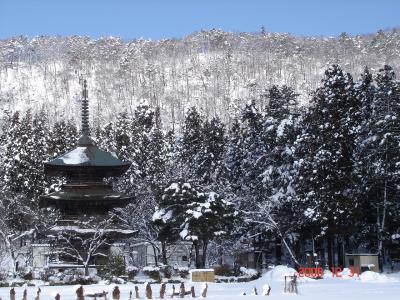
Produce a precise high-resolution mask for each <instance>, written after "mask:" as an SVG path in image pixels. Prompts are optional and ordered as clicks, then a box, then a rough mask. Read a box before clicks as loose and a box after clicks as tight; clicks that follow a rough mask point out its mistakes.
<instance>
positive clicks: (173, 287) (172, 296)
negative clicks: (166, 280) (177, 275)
mask: <svg viewBox="0 0 400 300" xmlns="http://www.w3.org/2000/svg"><path fill="white" fill-rule="evenodd" d="M174 296H175V285H172V295H171V298H174Z"/></svg>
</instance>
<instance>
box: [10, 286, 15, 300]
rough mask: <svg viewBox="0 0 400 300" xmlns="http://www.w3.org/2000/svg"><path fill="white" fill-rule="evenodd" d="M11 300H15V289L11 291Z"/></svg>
mask: <svg viewBox="0 0 400 300" xmlns="http://www.w3.org/2000/svg"><path fill="white" fill-rule="evenodd" d="M10 300H15V289H14V288H11V289H10Z"/></svg>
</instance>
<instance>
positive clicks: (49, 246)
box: [33, 81, 135, 269]
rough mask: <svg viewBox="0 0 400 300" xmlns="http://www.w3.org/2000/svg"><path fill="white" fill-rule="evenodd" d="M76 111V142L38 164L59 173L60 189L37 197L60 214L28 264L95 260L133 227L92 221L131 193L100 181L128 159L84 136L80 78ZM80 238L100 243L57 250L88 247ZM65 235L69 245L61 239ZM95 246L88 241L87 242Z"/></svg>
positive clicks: (86, 116)
mask: <svg viewBox="0 0 400 300" xmlns="http://www.w3.org/2000/svg"><path fill="white" fill-rule="evenodd" d="M81 113H82V121H81V122H82V123H81V135H80V137H79V140H78V146H77V147H76V148H75V149H73V150H72V151H69V152H67V153H65V154H63V155H61V156H59V157H57V158H55V159H53V160H51V161H49V162H46V163H45V164H44V172H45V174H46V175H48V176H60V177H63V178H65V182H66V183H65V184H63V185H62V186H61V188H60V190H58V191H55V192H53V193H50V194H47V195H43V196H41V198H40V206H41V207H42V208H44V207H53V208H55V209H57V210H58V211H59V213H60V215H61V216H60V219H59V221H58V222H57V224H56V226H54V227H53V228H51V229H50V232H49V233H48V243H46V244H44V245H35V246H36V248H34V249H36V251H33V265H34V267H45V266H47V267H50V268H51V267H53V268H60V269H63V268H65V267H73V266H80V265H82V264H83V265H85V264H90V265H92V266H96V265H101V264H102V263H104V260H105V259H106V257H107V256H108V254H109V252H110V249H111V248H112V247H123V245H124V243H123V242H124V241H125V240H127V239H129V238H130V237H132V236H133V235H134V234H135V232H134V231H133V230H120V229H118V223H116V222H115V221H111V223H110V222H108V223H107V226H106V227H105V228H99V227H98V224H101V223H102V222H105V220H109V218H110V217H109V211H110V210H112V209H113V208H118V207H125V206H126V205H127V204H128V203H130V202H131V201H132V200H133V199H132V197H130V196H127V195H125V194H123V193H119V192H117V191H114V190H113V187H112V185H110V184H107V183H105V182H104V179H105V178H110V177H118V176H121V175H123V174H124V173H125V172H126V171H127V170H128V168H129V167H130V163H129V162H124V161H121V160H119V159H118V158H116V157H115V156H113V155H112V154H111V153H108V152H105V151H103V150H101V149H99V148H98V147H97V146H96V145H95V143H94V142H93V140H92V139H91V138H90V128H89V105H88V92H87V87H86V81H84V83H83V91H82V112H81ZM96 226H97V227H96ZM96 234H97V235H99V234H101V235H102V236H101V238H102V240H97V241H96V240H95V238H96ZM97 238H98V236H97ZM74 239H75V242H74ZM83 240H88V241H89V242H92V243H96V242H97V243H101V245H100V246H99V247H98V248H97V249H96V251H95V252H93V253H92V254H93V255H92V256H91V257H90V258H88V257H87V253H82V255H80V254H79V253H75V254H74V253H71V254H70V253H67V252H65V251H64V250H63V249H67V248H68V247H69V248H71V247H73V248H74V250H75V249H77V250H78V251H82V252H85V251H88V249H83V248H82V249H79V243H81V242H82V241H83ZM67 241H68V243H69V245H66V244H65V243H66V242H67ZM71 243H72V244H71ZM116 245H117V246H116ZM96 246H97V245H95V244H93V247H96ZM72 252H74V251H72ZM99 254H102V255H99ZM79 257H80V258H81V259H79ZM85 266H86V265H85Z"/></svg>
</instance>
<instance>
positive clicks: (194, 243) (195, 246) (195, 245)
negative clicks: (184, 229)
mask: <svg viewBox="0 0 400 300" xmlns="http://www.w3.org/2000/svg"><path fill="white" fill-rule="evenodd" d="M193 246H194V252H195V256H196V257H195V259H196V268H197V269H200V268H201V260H200V249H199V242H198V241H194V242H193Z"/></svg>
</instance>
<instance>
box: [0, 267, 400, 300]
mask: <svg viewBox="0 0 400 300" xmlns="http://www.w3.org/2000/svg"><path fill="white" fill-rule="evenodd" d="M286 271H287V270H285V269H284V267H280V268H279V267H278V269H275V270H273V271H270V272H268V273H266V274H264V276H262V277H261V278H260V279H258V280H255V281H252V282H247V283H211V284H209V288H208V295H207V298H210V299H218V300H235V299H241V300H244V299H246V298H250V299H261V298H265V297H266V296H262V295H261V293H262V288H263V285H265V284H269V285H270V286H271V288H272V290H271V294H270V298H271V299H291V298H293V297H296V296H295V295H293V294H285V293H283V288H284V282H283V278H282V275H284V274H285V273H287V272H286ZM191 285H192V284H191V283H190V282H187V283H186V289H187V290H189V288H190V286H191ZM134 286H135V285H134V284H131V283H129V284H123V285H119V288H120V290H121V300H127V299H129V291H130V290H133V291H134ZM138 286H139V289H140V297H141V298H142V299H144V298H145V297H144V286H143V284H141V285H138ZM194 286H195V288H196V297H198V296H199V295H200V290H201V287H202V284H200V283H196V284H194ZM113 287H114V285H105V284H96V285H89V286H84V290H85V293H91V292H102V291H108V295H109V296H111V292H112V289H113ZM171 287H172V284H168V285H167V291H168V293H167V294H168V296H167V297H166V298H170V296H169V295H170V290H171ZM175 287H176V288H177V290H178V288H179V284H176V285H175ZM254 287H256V288H257V290H258V292H259V295H258V296H254V295H252V289H253V288H254ZM76 288H77V287H76V286H52V287H50V286H43V287H41V290H42V293H41V299H54V296H55V294H56V293H57V292H58V293H60V295H61V299H68V300H70V299H71V300H72V299H76V296H75V290H76ZM298 288H299V295H298V296H297V297H300V298H303V299H324V300H330V299H332V300H343V299H362V300H369V299H378V300H392V299H393V300H394V299H396V300H398V299H400V298H399V297H400V273H397V274H390V275H380V274H372V272H371V273H370V272H367V273H364V274H362V275H361V276H360V277H359V278H349V277H344V278H332V277H330V276H325V279H321V280H312V279H301V282H300V283H299V286H298ZM15 289H16V299H22V293H23V290H24V288H22V287H17V288H15ZM36 289H37V288H36V287H28V299H34V296H35V291H36ZM152 289H153V299H156V298H159V289H160V286H159V285H158V284H155V285H152ZM243 292H245V293H246V295H245V296H244V295H241V294H242V293H243ZM0 297H1V298H2V299H9V288H1V289H0ZM110 298H111V297H108V299H110ZM133 298H134V297H133ZM187 298H190V297H189V296H187ZM88 299H90V298H88Z"/></svg>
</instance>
